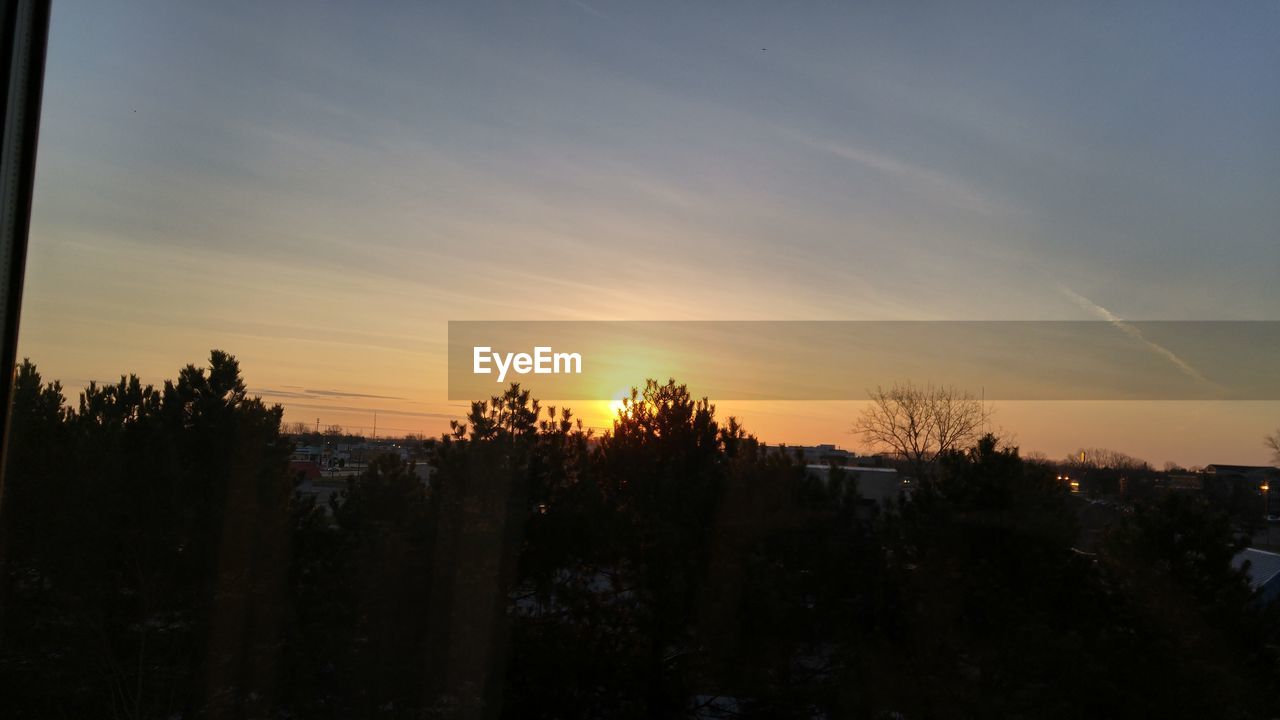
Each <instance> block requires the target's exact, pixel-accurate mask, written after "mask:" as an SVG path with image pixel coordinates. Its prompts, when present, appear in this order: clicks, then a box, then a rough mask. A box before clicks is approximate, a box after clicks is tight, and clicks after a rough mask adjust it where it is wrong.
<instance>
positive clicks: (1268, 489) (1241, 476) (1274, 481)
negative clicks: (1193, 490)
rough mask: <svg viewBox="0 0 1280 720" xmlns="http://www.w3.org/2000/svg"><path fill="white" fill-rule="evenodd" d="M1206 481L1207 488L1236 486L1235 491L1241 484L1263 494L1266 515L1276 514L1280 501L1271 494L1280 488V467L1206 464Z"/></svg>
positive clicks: (1237, 490)
mask: <svg viewBox="0 0 1280 720" xmlns="http://www.w3.org/2000/svg"><path fill="white" fill-rule="evenodd" d="M1204 482H1205V485H1206V488H1207V487H1208V486H1209V485H1214V486H1216V487H1217V488H1219V489H1220V490H1221V489H1224V488H1226V489H1231V488H1233V487H1234V488H1235V490H1233V492H1239V490H1240V486H1241V485H1243V486H1244V487H1245V488H1247V491H1248V492H1256V493H1258V494H1259V495H1261V496H1262V501H1261V502H1262V507H1263V514H1264V515H1274V514H1276V505H1277V504H1278V503H1280V501H1273V500H1272V499H1271V496H1272V495H1274V494H1275V492H1272V488H1273V487H1274V488H1275V489H1276V490H1280V484H1278V483H1280V468H1274V467H1270V466H1268V465H1216V464H1215V465H1206V466H1205V468H1204Z"/></svg>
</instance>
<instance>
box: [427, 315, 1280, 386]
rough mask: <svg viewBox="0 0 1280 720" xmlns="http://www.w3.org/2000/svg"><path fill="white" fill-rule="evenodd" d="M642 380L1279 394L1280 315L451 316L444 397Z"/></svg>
mask: <svg viewBox="0 0 1280 720" xmlns="http://www.w3.org/2000/svg"><path fill="white" fill-rule="evenodd" d="M538 348H541V350H538ZM477 370H481V372H477ZM504 370H505V372H504ZM500 378H501V379H500ZM646 378H654V379H658V380H662V381H665V380H666V379H668V378H675V379H676V380H677V381H678V382H681V383H685V384H687V385H688V386H689V389H690V390H691V391H693V392H694V393H695V394H696V395H699V396H703V395H705V396H707V397H710V398H712V399H713V400H865V399H866V398H867V396H868V391H870V390H874V389H875V388H876V387H878V386H883V387H888V386H891V385H893V384H895V383H901V382H907V381H910V382H913V383H917V384H926V383H927V384H933V385H949V386H953V387H956V388H959V389H962V390H966V391H968V392H970V393H972V394H973V395H974V396H975V397H976V396H979V395H981V396H983V397H985V398H986V399H988V400H1280V321H1133V322H1129V321H672V322H655V321H570V322H560V321H451V322H450V323H449V399H450V400H480V399H486V398H489V397H491V396H493V395H495V394H497V393H498V392H500V391H501V390H502V389H504V388H505V387H507V386H508V385H510V384H511V383H513V382H518V383H520V385H521V386H522V387H527V388H530V389H531V390H532V391H533V393H534V395H535V397H539V398H543V399H547V400H612V399H616V398H619V397H621V396H622V394H623V393H624V392H625V391H626V390H627V389H629V388H630V387H632V386H639V385H643V383H644V381H645V379H646Z"/></svg>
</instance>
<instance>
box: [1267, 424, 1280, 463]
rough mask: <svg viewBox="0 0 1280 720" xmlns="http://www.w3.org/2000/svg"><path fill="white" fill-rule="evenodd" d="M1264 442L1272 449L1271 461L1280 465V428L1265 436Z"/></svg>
mask: <svg viewBox="0 0 1280 720" xmlns="http://www.w3.org/2000/svg"><path fill="white" fill-rule="evenodd" d="M1264 442H1266V444H1267V447H1268V448H1270V449H1271V462H1273V463H1275V464H1277V465H1280V428H1276V431H1275V432H1273V433H1271V434H1270V435H1268V436H1267V437H1266V438H1264Z"/></svg>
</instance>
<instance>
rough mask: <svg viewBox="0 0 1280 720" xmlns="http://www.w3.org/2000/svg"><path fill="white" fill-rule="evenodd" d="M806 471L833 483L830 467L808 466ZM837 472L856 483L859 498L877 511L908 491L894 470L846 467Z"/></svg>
mask: <svg viewBox="0 0 1280 720" xmlns="http://www.w3.org/2000/svg"><path fill="white" fill-rule="evenodd" d="M805 470H806V471H808V473H809V474H810V475H812V476H814V477H816V478H818V479H819V480H821V481H822V482H824V483H830V482H831V466H830V465H806V466H805ZM836 471H837V472H839V473H841V475H843V477H844V478H845V479H846V481H848V480H852V481H853V482H854V487H855V488H857V491H858V496H859V497H861V498H862V500H863V502H864V503H867V504H868V505H869V506H875V507H876V508H877V509H883V508H885V507H887V506H888V505H889V504H890V503H892V502H894V501H897V500H898V499H899V498H901V497H902V495H903V493H904V492H905V490H906V487H905V486H904V485H903V484H902V479H901V478H900V477H898V471H897V470H894V469H893V468H875V467H852V466H844V467H837V468H836Z"/></svg>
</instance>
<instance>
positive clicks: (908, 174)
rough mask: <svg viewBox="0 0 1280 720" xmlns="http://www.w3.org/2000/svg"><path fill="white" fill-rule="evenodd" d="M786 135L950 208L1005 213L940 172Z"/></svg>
mask: <svg viewBox="0 0 1280 720" xmlns="http://www.w3.org/2000/svg"><path fill="white" fill-rule="evenodd" d="M787 135H788V137H790V138H791V139H792V140H794V141H796V142H799V143H801V144H803V145H806V146H808V147H810V148H812V149H814V150H820V151H822V152H825V153H828V154H830V155H834V156H835V157H838V158H840V159H842V160H847V161H849V162H851V163H856V164H858V165H861V166H862V167H864V168H867V169H870V170H873V171H875V172H878V173H881V174H884V175H888V176H891V177H893V178H895V179H897V180H899V181H901V182H904V183H906V184H908V185H913V186H915V187H916V188H918V189H919V190H920V191H922V192H924V193H927V194H929V195H931V196H933V197H935V198H937V199H938V200H940V201H942V202H945V203H947V204H949V205H953V206H955V207H960V208H965V209H968V210H973V211H976V212H980V213H982V214H984V215H991V214H995V213H996V212H998V211H1001V210H1004V209H1006V206H1005V204H1004V203H1002V202H999V201H997V200H995V199H994V198H991V197H988V196H987V195H986V194H984V193H981V192H979V191H977V190H975V189H974V188H973V187H972V186H971V185H970V184H969V183H966V182H964V181H962V180H958V179H956V178H954V177H951V176H950V175H947V174H946V173H944V172H942V171H940V170H936V169H934V168H931V167H926V166H924V165H918V164H916V163H912V162H909V161H906V160H903V159H902V158H899V157H895V156H893V155H888V154H885V153H882V152H877V151H875V150H870V149H868V148H865V147H859V146H855V145H849V144H847V143H840V142H834V141H830V140H824V139H820V138H813V137H808V136H805V135H798V134H794V133H787Z"/></svg>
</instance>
